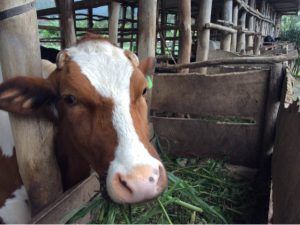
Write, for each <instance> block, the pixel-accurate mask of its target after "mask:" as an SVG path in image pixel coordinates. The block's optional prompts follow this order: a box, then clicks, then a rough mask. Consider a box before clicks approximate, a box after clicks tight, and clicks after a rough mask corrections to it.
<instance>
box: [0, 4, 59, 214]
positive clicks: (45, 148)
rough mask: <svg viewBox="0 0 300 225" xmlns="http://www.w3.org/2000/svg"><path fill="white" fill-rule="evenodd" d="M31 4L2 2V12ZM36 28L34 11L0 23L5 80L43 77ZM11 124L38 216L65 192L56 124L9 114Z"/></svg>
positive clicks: (32, 203)
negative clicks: (57, 152) (55, 141)
mask: <svg viewBox="0 0 300 225" xmlns="http://www.w3.org/2000/svg"><path fill="white" fill-rule="evenodd" d="M29 3H33V1H32V0H14V1H11V0H1V1H0V11H4V10H6V9H11V8H14V7H18V6H21V5H25V4H29ZM37 28H38V25H37V15H36V10H35V8H33V9H32V10H30V11H27V12H25V13H23V14H20V15H17V16H13V17H10V18H7V19H5V20H2V21H0V49H1V51H0V64H1V67H2V74H3V78H4V80H6V79H9V78H12V77H14V76H16V75H20V76H28V75H31V76H37V77H42V71H41V58H40V57H41V54H40V43H39V38H38V30H37ZM10 122H11V126H12V131H13V136H14V141H15V147H16V154H17V160H18V165H19V171H20V174H21V177H22V180H23V183H24V185H25V187H26V190H27V192H28V194H29V199H30V202H31V208H32V213H33V214H35V213H37V212H38V211H39V210H40V209H41V208H42V207H44V206H45V205H47V204H49V203H51V202H52V201H53V200H55V199H56V198H57V197H58V195H59V194H60V193H61V192H62V185H61V178H60V172H59V169H58V166H57V162H56V159H55V154H54V151H53V125H52V123H50V122H48V121H45V120H43V119H40V118H39V119H37V118H34V117H26V118H25V117H20V116H17V115H10ZM0 129H5V127H1V128H0ZM15 216H17V214H16V215H15Z"/></svg>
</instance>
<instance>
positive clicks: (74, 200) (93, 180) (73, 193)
mask: <svg viewBox="0 0 300 225" xmlns="http://www.w3.org/2000/svg"><path fill="white" fill-rule="evenodd" d="M99 190H100V184H99V181H98V178H97V175H96V174H95V173H94V174H92V175H91V176H90V177H88V178H87V179H85V180H84V181H82V182H81V183H80V184H78V185H77V186H76V187H74V188H72V189H71V190H68V191H67V192H65V193H64V194H63V195H61V196H60V197H59V198H58V199H57V200H56V201H55V202H54V203H52V204H51V205H49V206H48V207H47V208H45V209H44V210H43V211H42V212H40V213H39V214H38V215H36V216H35V217H34V218H33V219H32V221H31V223H33V224H52V223H54V224H55V223H56V224H59V223H61V221H62V219H63V218H64V217H65V216H66V215H67V214H68V213H69V212H71V211H72V210H74V209H76V208H78V207H79V206H81V205H82V204H84V203H86V202H88V201H89V200H90V198H91V197H92V196H94V194H95V193H96V191H99ZM86 219H88V218H85V220H86ZM85 220H81V221H78V222H79V223H87V222H89V221H88V220H87V221H85Z"/></svg>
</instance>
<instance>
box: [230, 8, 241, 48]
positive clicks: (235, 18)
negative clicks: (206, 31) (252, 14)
mask: <svg viewBox="0 0 300 225" xmlns="http://www.w3.org/2000/svg"><path fill="white" fill-rule="evenodd" d="M238 17H239V6H238V4H235V6H234V7H233V15H232V23H233V25H234V26H237V25H238ZM236 45H237V33H233V34H232V36H231V48H230V51H232V52H236Z"/></svg>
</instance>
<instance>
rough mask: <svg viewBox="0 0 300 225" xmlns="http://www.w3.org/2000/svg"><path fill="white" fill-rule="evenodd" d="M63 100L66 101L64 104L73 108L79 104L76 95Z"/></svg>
mask: <svg viewBox="0 0 300 225" xmlns="http://www.w3.org/2000/svg"><path fill="white" fill-rule="evenodd" d="M63 99H64V102H65V103H67V104H68V105H70V106H73V105H75V104H76V103H77V99H76V97H75V96H74V95H64V96H63Z"/></svg>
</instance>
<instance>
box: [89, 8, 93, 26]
mask: <svg viewBox="0 0 300 225" xmlns="http://www.w3.org/2000/svg"><path fill="white" fill-rule="evenodd" d="M93 26H94V22H93V8H88V28H89V29H93Z"/></svg>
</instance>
